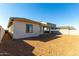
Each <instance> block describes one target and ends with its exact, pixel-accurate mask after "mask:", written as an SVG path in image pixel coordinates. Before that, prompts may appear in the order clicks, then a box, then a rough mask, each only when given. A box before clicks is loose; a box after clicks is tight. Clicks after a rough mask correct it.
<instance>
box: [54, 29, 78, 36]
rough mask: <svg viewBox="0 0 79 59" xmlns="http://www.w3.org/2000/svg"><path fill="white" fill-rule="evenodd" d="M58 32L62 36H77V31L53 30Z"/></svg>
mask: <svg viewBox="0 0 79 59" xmlns="http://www.w3.org/2000/svg"><path fill="white" fill-rule="evenodd" d="M53 31H54V32H55V31H58V32H60V33H61V34H63V35H79V30H62V29H61V30H53Z"/></svg>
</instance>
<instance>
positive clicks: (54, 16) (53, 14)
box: [0, 3, 79, 29]
mask: <svg viewBox="0 0 79 59" xmlns="http://www.w3.org/2000/svg"><path fill="white" fill-rule="evenodd" d="M10 17H20V18H27V19H31V20H34V21H42V22H50V23H54V24H56V25H57V26H64V25H65V26H73V27H75V28H77V29H79V4H77V3H13V4H12V3H9V4H7V3H6V4H1V3H0V25H1V26H2V27H3V28H5V29H6V28H7V25H8V21H9V18H10Z"/></svg>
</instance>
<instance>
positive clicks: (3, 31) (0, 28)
mask: <svg viewBox="0 0 79 59" xmlns="http://www.w3.org/2000/svg"><path fill="white" fill-rule="evenodd" d="M4 33H5V30H4V29H3V28H2V27H1V26H0V43H1V40H2V38H3V35H4Z"/></svg>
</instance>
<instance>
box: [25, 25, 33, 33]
mask: <svg viewBox="0 0 79 59" xmlns="http://www.w3.org/2000/svg"><path fill="white" fill-rule="evenodd" d="M27 25H29V26H30V25H31V26H32V28H31V30H30V27H28V28H29V29H28V30H27ZM26 33H33V24H26Z"/></svg>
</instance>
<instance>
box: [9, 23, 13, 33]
mask: <svg viewBox="0 0 79 59" xmlns="http://www.w3.org/2000/svg"><path fill="white" fill-rule="evenodd" d="M8 30H9V32H10V33H13V32H14V24H13V25H11V26H10V27H9V28H8Z"/></svg>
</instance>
